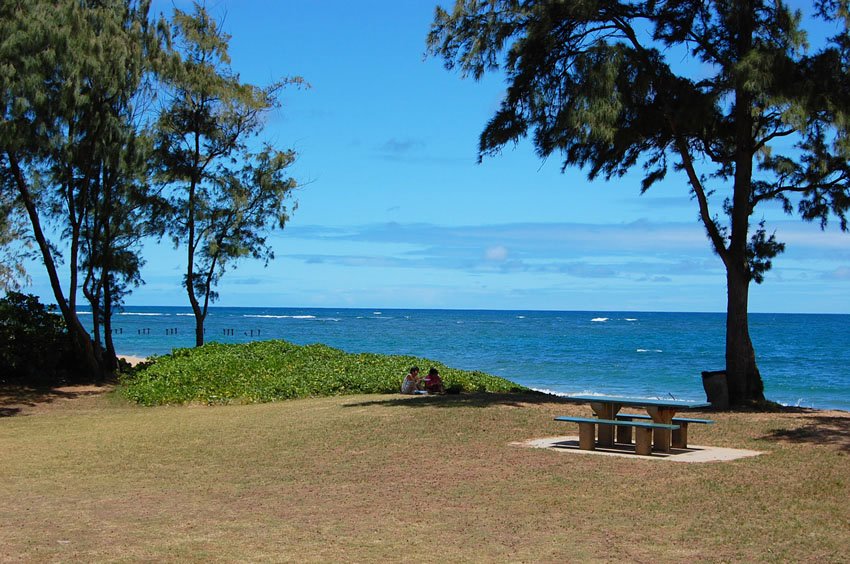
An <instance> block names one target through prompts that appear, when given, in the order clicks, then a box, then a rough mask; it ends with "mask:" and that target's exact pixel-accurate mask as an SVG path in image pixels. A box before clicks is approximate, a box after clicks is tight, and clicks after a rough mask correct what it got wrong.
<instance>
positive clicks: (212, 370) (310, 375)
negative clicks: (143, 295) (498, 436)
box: [121, 340, 528, 405]
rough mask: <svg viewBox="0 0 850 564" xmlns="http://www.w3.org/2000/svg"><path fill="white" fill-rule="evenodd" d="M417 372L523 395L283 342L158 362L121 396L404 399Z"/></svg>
mask: <svg viewBox="0 0 850 564" xmlns="http://www.w3.org/2000/svg"><path fill="white" fill-rule="evenodd" d="M411 366H421V367H426V368H428V367H435V368H437V370H439V371H440V375H441V376H442V378H443V382H444V385H445V387H446V389H447V390H448V391H449V392H451V393H461V392H494V393H507V392H520V391H528V390H527V389H526V388H524V387H523V386H520V385H518V384H515V383H513V382H510V381H508V380H505V379H503V378H499V377H496V376H492V375H489V374H485V373H483V372H478V371H468V370H458V369H455V368H450V367H447V366H445V365H444V364H442V363H439V362H434V361H431V360H428V359H424V358H416V357H413V356H402V355H380V354H372V353H346V352H344V351H341V350H339V349H334V348H332V347H328V346H326V345H321V344H315V345H306V346H301V345H295V344H293V343H289V342H286V341H281V340H274V341H258V342H254V343H248V344H233V345H225V344H220V343H210V344H207V345H204V346H203V347H197V348H194V349H178V350H175V351H174V352H173V353H172V354H170V355H167V356H162V357H155V358H153V359H152V360H151V361H149V362H147V363H145V364H143V365H141V366H139V367H138V368H137V369H135V370H132V371H130V372H129V373H128V374H127V375H125V376H124V377H123V378H122V386H121V390H122V393H123V394H124V395H125V396H126V397H127V398H129V399H131V400H132V401H135V402H137V403H140V404H143V405H160V404H186V403H204V404H215V403H254V402H268V401H274V400H281V399H292V398H304V397H318V396H330V395H343V394H387V393H392V392H397V391H398V390H399V388H400V385H401V379H402V378H403V376H404V375H405V374H406V373H407V371H408V369H409V368H410V367H411Z"/></svg>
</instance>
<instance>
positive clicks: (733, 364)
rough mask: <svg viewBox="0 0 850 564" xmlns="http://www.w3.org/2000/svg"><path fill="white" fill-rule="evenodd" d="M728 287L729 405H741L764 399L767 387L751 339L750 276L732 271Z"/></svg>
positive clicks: (727, 373)
mask: <svg viewBox="0 0 850 564" xmlns="http://www.w3.org/2000/svg"><path fill="white" fill-rule="evenodd" d="M726 285H727V302H726V382H727V385H728V387H729V403H730V404H731V405H741V404H745V403H749V402H751V401H760V400H764V385H763V384H762V380H761V374H759V370H758V366H756V353H755V349H754V348H753V343H752V341H751V340H750V330H749V320H748V314H747V304H748V295H749V285H750V280H749V276H748V274H747V272H746V271H743V272H742V271H741V269H736V268H729V269H728V270H727V272H726Z"/></svg>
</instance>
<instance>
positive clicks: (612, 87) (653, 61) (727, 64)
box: [428, 0, 850, 404]
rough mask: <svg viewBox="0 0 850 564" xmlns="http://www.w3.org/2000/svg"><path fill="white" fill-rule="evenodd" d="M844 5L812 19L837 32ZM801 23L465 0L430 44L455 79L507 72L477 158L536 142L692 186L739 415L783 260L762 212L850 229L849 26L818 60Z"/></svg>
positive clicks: (781, 16) (695, 10)
mask: <svg viewBox="0 0 850 564" xmlns="http://www.w3.org/2000/svg"><path fill="white" fill-rule="evenodd" d="M846 4H847V3H846V1H845V0H835V1H827V2H818V3H817V15H819V16H820V17H823V18H827V19H833V20H834V21H838V20H836V19H835V18H838V16H839V15H840V14H846V13H847V11H846V7H847V6H846ZM842 10H844V11H843V12H842ZM801 22H802V17H801V14H800V13H799V12H796V11H793V10H791V9H789V7H788V6H787V4H786V3H784V2H782V1H781V0H769V1H768V0H668V1H660V0H645V1H631V2H626V1H615V0H576V1H572V2H565V1H555V0H541V1H531V0H489V1H482V0H457V2H456V3H455V5H454V8H453V9H452V10H451V11H447V10H444V9H442V8H437V10H436V14H435V18H434V22H433V24H432V27H431V31H430V33H429V36H428V49H429V53H430V54H432V55H434V56H438V57H442V58H443V59H444V61H445V65H446V67H447V68H448V69H458V70H459V71H460V72H461V73H462V74H463V75H464V76H472V77H473V78H475V79H479V78H481V77H482V76H483V75H484V74H485V73H486V72H488V71H493V70H499V69H501V70H502V71H503V72H504V73H505V74H506V77H507V83H508V85H507V89H506V91H505V94H504V98H503V100H502V102H501V106H500V107H499V109H498V110H497V111H496V113H495V115H494V116H493V117H492V118H491V119H490V121H489V122H488V123H487V124H486V126H485V128H484V130H483V132H482V133H481V135H480V140H479V161H480V160H481V159H482V158H483V157H484V156H490V155H494V154H497V153H498V152H499V151H500V150H501V149H502V148H503V147H504V146H505V145H506V144H509V143H514V142H516V141H518V140H519V139H521V138H524V137H526V136H528V135H531V136H532V140H533V143H534V147H535V149H536V151H537V153H538V154H539V156H540V157H541V158H546V157H549V156H551V155H553V154H558V155H562V157H563V166H564V168H566V167H570V166H576V167H582V168H584V169H585V170H587V172H588V176H589V178H590V179H591V180H593V179H596V178H598V177H600V176H601V177H603V178H605V179H611V178H614V177H619V176H623V175H624V174H626V173H627V172H629V171H630V170H633V169H635V168H641V169H642V170H643V181H642V185H641V192H645V191H646V190H648V189H650V188H651V187H652V186H653V185H654V184H655V183H657V182H659V181H661V180H664V179H665V178H666V177H667V175H668V173H669V172H670V171H674V172H675V173H678V174H679V175H680V178H682V179H684V180H685V182H686V183H687V184H686V185H687V187H688V190H689V192H690V195H691V197H692V199H694V200H695V201H696V205H697V208H698V213H699V220H700V221H701V222H702V224H703V226H704V228H705V231H706V234H707V236H708V239H709V241H710V244H711V248H712V250H713V251H714V252H715V253H716V254H717V255H718V256H719V257H720V260H721V261H722V262H723V264H724V266H725V269H726V285H727V320H726V372H727V380H728V384H729V393H730V402H731V403H732V404H741V403H745V402H748V401H752V400H762V399H763V398H764V395H763V383H762V379H761V375H760V373H759V370H758V367H757V364H756V358H755V351H754V347H753V343H752V341H751V338H750V333H749V326H748V316H747V308H748V296H749V289H750V283H751V282H756V283H761V282H762V281H763V280H764V276H765V273H766V272H767V271H768V270H769V269H770V268H771V266H772V259H774V258H775V257H776V256H777V255H778V254H779V253H781V252H782V251H783V250H784V244H783V243H781V242H780V241H778V240H777V239H776V237H775V235H774V234H773V233H770V232H769V231H768V228H767V226H766V224H765V222H764V220H759V219H757V218H758V216H756V219H754V218H753V216H754V213H755V212H756V210H757V208H758V206H759V205H760V204H763V203H765V202H769V201H775V202H780V203H781V204H782V206H783V208H784V209H785V211H786V212H788V213H794V212H796V213H798V214H799V215H800V216H801V217H802V218H803V219H806V220H818V221H820V223H821V225H822V226H825V225H826V222H827V220H828V218H830V217H837V218H838V219H839V222H840V226H841V228H842V229H846V228H847V224H846V220H845V213H846V211H847V208H848V178H850V174H848V169H847V166H846V162H847V154H848V153H847V151H846V139H847V136H846V133H845V131H844V129H843V128H842V125H841V124H842V123H844V124H846V123H847V120H846V115H847V112H846V110H847V109H848V108H850V105H848V104H846V103H843V102H842V100H847V95H846V93H847V91H848V90H847V78H846V77H847V76H848V68H850V67H848V64H847V61H848V57H846V51H847V49H846V45H847V41H846V38H847V32H846V27H845V28H842V29H843V31H840V32H839V33H838V35H837V36H836V37H835V38H833V39H832V40H831V41H830V42H829V43H827V45H826V46H824V47H823V48H819V49H818V50H817V51H816V52H814V53H812V54H810V53H809V52H808V50H807V48H806V31H805V30H804V29H803V28H802V24H801ZM842 46H843V47H844V48H843V49H842ZM842 104H843V105H842Z"/></svg>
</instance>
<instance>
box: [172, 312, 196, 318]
mask: <svg viewBox="0 0 850 564" xmlns="http://www.w3.org/2000/svg"><path fill="white" fill-rule="evenodd" d="M174 315H176V316H177V317H195V314H194V313H175V314H174Z"/></svg>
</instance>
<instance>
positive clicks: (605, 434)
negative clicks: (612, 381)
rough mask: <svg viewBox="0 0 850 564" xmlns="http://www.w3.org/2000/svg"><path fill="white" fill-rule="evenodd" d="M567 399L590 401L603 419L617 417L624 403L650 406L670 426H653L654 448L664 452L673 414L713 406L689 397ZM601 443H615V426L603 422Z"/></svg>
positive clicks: (654, 418)
mask: <svg viewBox="0 0 850 564" xmlns="http://www.w3.org/2000/svg"><path fill="white" fill-rule="evenodd" d="M565 399H567V400H570V401H574V402H580V403H589V404H590V408H591V409H592V410H593V413H594V414H595V415H596V417H598V418H599V419H605V420H614V419H616V417H617V413H619V411H620V409H621V408H623V407H624V406H629V407H639V408H643V409H645V410H646V413H647V414H648V415H649V416H650V417H651V418H652V421H653V423H658V424H660V425H665V426H667V427H656V428H654V429H653V431H652V434H653V438H652V439H653V440H652V442H653V448H654V449H655V450H657V451H661V452H670V444H671V437H672V435H671V432H672V429H673V427H674V426H673V416H674V415H676V413H678V412H680V411H687V410H689V409H700V408H705V407H710V406H711V404H710V403H706V402H699V401H687V400H676V399H669V400H658V399H647V398H627V397H618V396H583V395H578V396H567V397H566V398H565ZM597 433H598V438H597V444H598V445H599V446H603V447H613V446H614V427H613V426H610V425H599V429H598V431H597Z"/></svg>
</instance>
